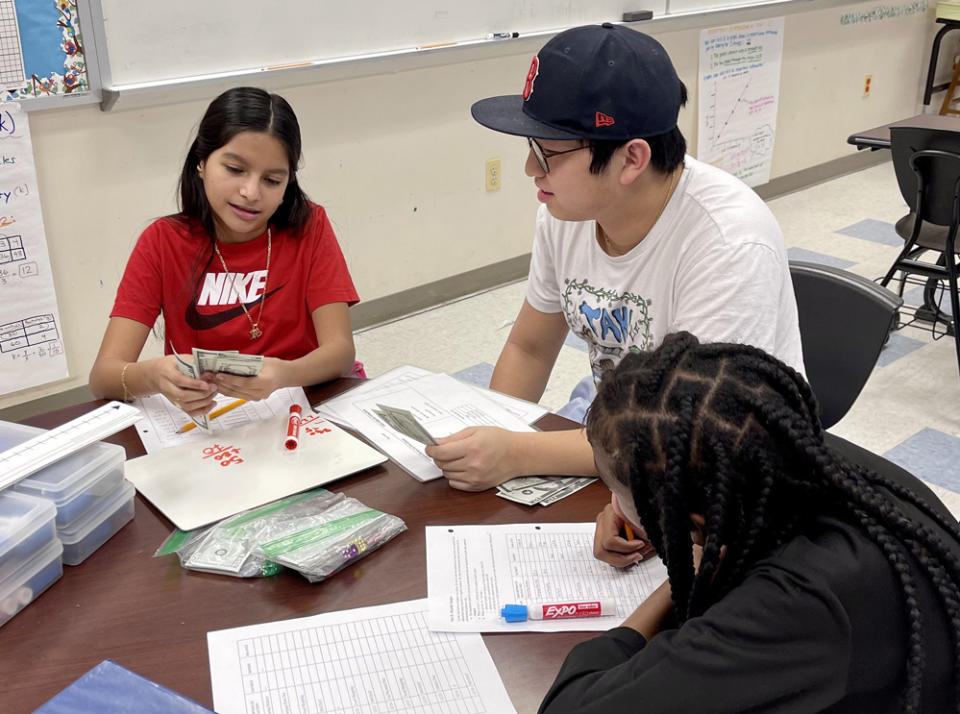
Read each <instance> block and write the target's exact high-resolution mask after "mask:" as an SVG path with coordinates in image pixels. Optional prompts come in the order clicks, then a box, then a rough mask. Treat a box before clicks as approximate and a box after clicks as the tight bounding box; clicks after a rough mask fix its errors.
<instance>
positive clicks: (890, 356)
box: [877, 332, 926, 367]
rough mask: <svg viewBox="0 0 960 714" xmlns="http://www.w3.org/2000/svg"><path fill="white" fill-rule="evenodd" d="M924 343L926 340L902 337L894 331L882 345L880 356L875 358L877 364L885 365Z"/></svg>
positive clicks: (879, 365)
mask: <svg viewBox="0 0 960 714" xmlns="http://www.w3.org/2000/svg"><path fill="white" fill-rule="evenodd" d="M925 344H926V342H922V341H921V340H915V339H913V338H912V337H904V336H903V335H901V334H900V333H898V332H894V333H892V334H891V335H890V339H889V340H887V344H886V345H884V347H883V350H882V351H881V352H880V357H879V358H878V359H877V366H878V367H886V366H887V365H888V364H890V363H891V362H896V361H897V360H898V359H900V358H901V357H903V356H904V355H908V354H910V353H911V352H913V351H914V350H918V349H920V348H921V347H923V346H924V345H925Z"/></svg>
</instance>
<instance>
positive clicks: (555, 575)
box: [426, 523, 667, 632]
mask: <svg viewBox="0 0 960 714" xmlns="http://www.w3.org/2000/svg"><path fill="white" fill-rule="evenodd" d="M594 528H595V524H594V523H514V524H509V525H482V526H480V525H478V526H460V525H458V526H427V528H426V538H427V595H428V600H429V602H430V617H429V623H430V629H431V630H435V631H445V632H523V631H536V632H557V631H571V630H581V631H584V630H592V631H603V630H609V629H610V628H612V627H617V626H619V625H620V624H621V623H622V622H623V621H624V620H625V619H626V618H627V617H628V616H629V615H630V613H632V612H633V611H634V610H635V609H636V607H637V606H638V605H639V604H640V603H641V602H643V601H644V600H646V599H647V597H649V595H650V593H652V592H653V591H654V590H656V589H657V587H659V586H660V584H661V583H663V581H664V580H666V579H667V569H666V567H665V566H664V565H663V562H662V561H661V560H660V558H651V559H650V560H648V561H645V562H643V563H638V564H637V565H634V566H631V567H629V568H624V569H622V570H620V569H617V568H614V567H613V566H611V565H607V564H606V563H603V562H601V561H599V560H597V559H596V558H595V557H594V555H593V532H594ZM601 598H603V599H610V600H613V601H615V602H616V603H617V613H616V615H613V616H610V617H581V618H575V619H567V620H528V621H526V622H509V623H508V622H505V621H504V620H503V618H501V617H500V608H502V607H503V606H504V605H507V604H517V605H529V604H531V603H534V602H537V603H564V602H576V601H583V600H598V599H601Z"/></svg>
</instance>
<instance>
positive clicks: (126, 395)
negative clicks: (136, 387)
mask: <svg viewBox="0 0 960 714" xmlns="http://www.w3.org/2000/svg"><path fill="white" fill-rule="evenodd" d="M132 364H133V362H127V363H126V364H125V365H123V369H121V370H120V386H121V387H123V401H125V402H129V401H130V400H131V399H136V397H134V396H133V395H132V394H130V392H129V391H128V390H127V367H129V366H130V365H132Z"/></svg>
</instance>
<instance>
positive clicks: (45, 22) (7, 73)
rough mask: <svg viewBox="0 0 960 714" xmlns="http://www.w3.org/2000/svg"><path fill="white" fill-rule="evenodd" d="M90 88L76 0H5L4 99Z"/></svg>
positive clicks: (0, 7) (0, 77) (0, 53)
mask: <svg viewBox="0 0 960 714" xmlns="http://www.w3.org/2000/svg"><path fill="white" fill-rule="evenodd" d="M89 89H90V84H89V81H88V78H87V63H86V58H85V56H84V52H83V40H82V37H81V35H80V25H79V17H78V14H77V2H76V0H17V1H16V2H14V0H0V90H2V97H3V99H4V100H5V101H18V102H20V101H27V100H30V99H34V98H36V97H50V96H54V97H55V96H63V95H65V94H73V93H76V92H85V91H88V90H89Z"/></svg>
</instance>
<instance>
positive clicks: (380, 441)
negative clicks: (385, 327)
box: [338, 374, 534, 481]
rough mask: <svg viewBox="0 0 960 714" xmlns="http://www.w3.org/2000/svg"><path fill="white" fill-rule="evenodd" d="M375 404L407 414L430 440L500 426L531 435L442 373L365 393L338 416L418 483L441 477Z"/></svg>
mask: <svg viewBox="0 0 960 714" xmlns="http://www.w3.org/2000/svg"><path fill="white" fill-rule="evenodd" d="M380 404H386V405H387V406H391V407H398V408H400V409H407V410H409V411H410V412H411V413H412V414H413V416H414V417H416V418H417V420H418V421H419V422H420V423H421V424H422V425H423V427H424V428H425V429H426V430H427V431H428V432H429V433H430V435H431V436H433V437H434V438H435V439H436V438H440V437H443V436H449V435H450V434H454V433H456V432H458V431H460V430H462V429H465V428H467V427H468V426H499V427H502V428H504V429H508V430H510V431H527V432H529V431H534V429H533V428H532V427H530V426H529V425H528V424H526V423H525V422H524V421H522V420H521V419H519V418H518V417H516V416H514V415H513V414H511V413H510V412H508V411H507V410H506V409H504V408H503V407H501V406H500V405H499V404H497V403H496V402H494V401H492V400H491V399H489V398H488V397H487V396H486V395H485V394H484V393H483V392H481V391H480V390H477V389H476V388H474V387H472V386H470V385H469V384H464V383H463V382H460V381H458V380H456V379H454V378H453V377H451V376H449V375H446V374H431V375H427V376H424V377H420V378H419V379H416V380H414V381H408V382H406V383H404V384H401V385H398V386H397V387H395V388H393V389H392V390H389V389H388V390H380V391H377V392H376V393H374V394H370V393H369V392H368V393H367V394H365V395H362V396H361V397H360V398H359V399H355V400H353V401H351V402H350V403H347V404H343V405H339V406H338V412H339V413H340V414H341V415H342V416H343V417H345V418H346V420H347V421H348V423H349V424H350V425H351V426H352V427H353V428H354V429H356V430H357V431H359V432H360V433H361V434H363V435H364V436H365V437H367V439H369V440H370V441H372V442H373V443H374V444H376V445H377V447H378V448H380V449H382V450H383V451H385V452H386V453H387V454H388V455H389V456H390V458H391V459H393V461H394V462H395V463H396V464H397V465H398V466H400V467H401V468H403V469H404V470H405V471H407V472H408V473H409V474H410V475H412V476H413V477H414V478H416V479H418V480H420V481H430V480H432V479H435V478H440V477H441V476H442V473H441V471H440V469H439V468H437V466H436V464H434V463H433V459H431V458H430V457H428V456H427V454H426V452H425V448H426V447H425V446H424V445H423V444H421V443H420V442H419V441H417V440H415V439H411V438H410V437H408V436H405V435H403V434H401V433H400V432H398V431H396V430H395V429H393V428H392V427H390V426H388V425H387V424H386V423H385V422H384V421H382V420H381V419H380V417H378V416H377V414H376V412H377V411H378V410H379V408H380V407H379V405H380Z"/></svg>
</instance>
